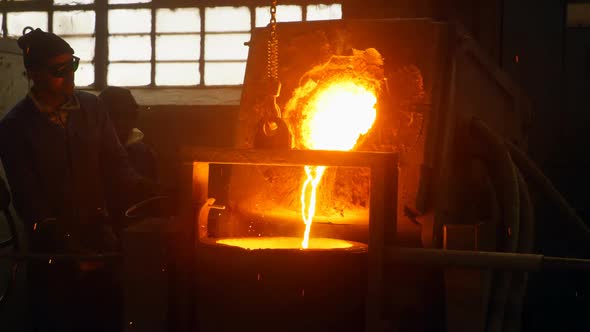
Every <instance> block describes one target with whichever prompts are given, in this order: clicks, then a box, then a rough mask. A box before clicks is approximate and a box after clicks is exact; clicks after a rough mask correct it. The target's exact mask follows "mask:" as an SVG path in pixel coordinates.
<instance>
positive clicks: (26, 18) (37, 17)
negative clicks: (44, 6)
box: [6, 12, 48, 37]
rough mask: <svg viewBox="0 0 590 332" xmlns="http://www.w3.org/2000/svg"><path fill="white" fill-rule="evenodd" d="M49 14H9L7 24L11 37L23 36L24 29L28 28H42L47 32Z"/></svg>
mask: <svg viewBox="0 0 590 332" xmlns="http://www.w3.org/2000/svg"><path fill="white" fill-rule="evenodd" d="M47 21H48V17H47V13H46V12H13V13H8V17H7V18H6V24H7V28H8V35H9V36H19V37H20V36H22V34H23V29H24V28H25V27H27V26H30V27H33V28H35V29H36V28H40V29H41V30H43V31H47V24H48V23H47Z"/></svg>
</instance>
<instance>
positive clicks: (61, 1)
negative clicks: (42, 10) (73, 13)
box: [53, 0, 94, 5]
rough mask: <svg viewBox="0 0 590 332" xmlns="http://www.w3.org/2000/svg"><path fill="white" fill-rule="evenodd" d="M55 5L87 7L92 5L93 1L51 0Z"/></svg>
mask: <svg viewBox="0 0 590 332" xmlns="http://www.w3.org/2000/svg"><path fill="white" fill-rule="evenodd" d="M53 3H54V4H56V5H87V4H90V3H94V0H53Z"/></svg>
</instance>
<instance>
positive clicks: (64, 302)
mask: <svg viewBox="0 0 590 332" xmlns="http://www.w3.org/2000/svg"><path fill="white" fill-rule="evenodd" d="M27 29H29V31H28V32H27ZM23 33H24V34H23V36H22V37H20V38H19V39H18V45H19V47H20V48H21V49H22V52H23V61H24V65H25V68H26V71H27V75H28V77H29V79H30V80H31V81H32V83H33V85H32V87H31V89H30V91H29V93H28V94H27V95H26V96H25V97H24V98H23V99H22V100H21V101H20V102H19V103H17V104H16V106H14V107H13V108H12V109H11V110H10V111H9V112H8V113H7V115H6V116H5V117H4V118H3V119H2V121H1V122H0V158H1V161H2V163H3V166H4V169H5V173H6V177H7V180H8V182H9V185H10V187H11V192H12V195H13V202H14V207H15V209H16V211H17V213H18V215H19V216H20V218H21V219H22V220H23V222H24V227H25V229H26V235H27V239H28V241H29V248H30V250H31V251H33V252H50V253H63V254H80V255H84V254H93V253H98V252H106V251H113V250H116V249H117V248H118V241H117V238H116V236H114V235H113V234H114V233H113V232H112V227H111V226H112V225H110V222H109V212H108V210H107V208H106V206H107V204H106V203H105V201H106V197H105V196H106V195H105V192H107V190H109V189H110V188H106V187H107V186H109V185H116V186H117V188H118V190H120V191H126V192H127V193H128V194H129V195H135V196H137V200H138V201H139V200H141V199H144V198H145V197H147V196H148V195H150V194H152V193H153V192H154V191H156V190H157V186H156V185H155V184H154V183H153V182H152V181H149V180H147V179H145V178H143V177H141V176H139V175H137V173H136V172H135V171H134V170H133V168H132V167H131V166H130V164H129V162H128V159H127V154H126V152H125V149H124V148H123V146H122V145H121V144H120V143H119V140H118V138H117V135H116V133H115V130H114V129H113V126H112V124H111V122H110V120H109V117H108V113H107V112H106V111H105V110H104V109H103V107H102V106H101V104H100V102H99V99H98V98H97V97H96V96H94V95H92V94H90V93H85V92H80V91H75V90H74V73H75V71H76V69H77V68H78V64H79V60H80V59H79V58H78V57H76V56H74V50H73V49H72V48H71V47H70V45H69V44H68V43H67V42H66V41H64V40H63V39H62V38H60V37H59V36H57V35H55V34H53V33H48V32H44V31H42V30H40V29H36V30H33V29H32V28H26V29H25V31H23ZM115 266H116V265H115V264H113V263H110V262H108V261H106V262H105V261H98V262H97V261H89V260H81V261H80V260H69V261H64V260H59V259H57V258H56V259H55V260H51V259H48V260H43V261H40V260H36V261H30V262H29V264H28V280H29V289H28V291H29V293H30V297H31V299H30V302H31V309H32V315H33V316H32V319H31V321H32V322H33V325H34V330H35V331H117V330H119V326H120V319H119V318H118V317H117V315H119V314H120V312H121V310H120V307H118V305H119V304H120V301H119V297H120V296H119V295H120V294H119V293H120V292H119V290H120V286H119V283H118V280H117V273H116V269H115Z"/></svg>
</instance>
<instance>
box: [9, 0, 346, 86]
mask: <svg viewBox="0 0 590 332" xmlns="http://www.w3.org/2000/svg"><path fill="white" fill-rule="evenodd" d="M318 2H321V3H317V4H313V3H312V4H310V1H309V0H291V1H284V3H285V4H281V5H279V6H278V7H277V21H279V22H290V21H305V20H309V21H312V20H329V19H340V18H342V5H341V4H340V3H339V2H332V1H321V0H319V1H318ZM195 3H197V4H199V3H203V4H202V5H195ZM216 3H217V2H216V1H202V2H196V1H185V0H170V1H162V0H153V1H152V0H0V6H1V7H0V11H1V13H0V26H1V27H2V29H1V32H2V35H3V36H8V37H13V38H14V37H18V36H20V35H21V34H22V31H23V28H24V27H26V26H32V27H35V28H37V27H38V28H41V29H43V30H45V31H52V32H54V33H56V34H58V35H60V36H62V37H63V38H64V39H66V40H67V41H68V42H69V43H70V45H72V48H74V50H75V51H76V55H77V56H79V57H80V58H81V62H80V67H79V69H78V72H76V84H77V85H78V86H80V87H83V86H87V87H90V88H94V89H102V88H103V87H105V86H106V85H118V86H128V87H142V86H146V87H154V86H188V87H190V86H192V87H205V86H228V85H229V86H231V85H241V84H242V81H243V77H244V72H245V69H246V59H247V56H248V48H247V46H245V45H244V43H245V42H247V41H248V40H249V39H250V34H251V31H252V29H253V28H254V27H263V26H266V25H267V24H268V22H269V21H270V7H269V6H268V5H266V4H269V3H270V0H269V1H264V0H255V1H248V0H241V1H239V0H236V1H229V0H228V1H223V5H219V6H215V5H214V4H216ZM191 4H192V5H191ZM170 7H175V8H170Z"/></svg>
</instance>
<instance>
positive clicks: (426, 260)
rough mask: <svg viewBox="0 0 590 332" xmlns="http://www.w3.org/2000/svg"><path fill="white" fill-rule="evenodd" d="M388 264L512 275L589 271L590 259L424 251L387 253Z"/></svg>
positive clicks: (467, 251)
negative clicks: (495, 271) (503, 271)
mask: <svg viewBox="0 0 590 332" xmlns="http://www.w3.org/2000/svg"><path fill="white" fill-rule="evenodd" d="M384 261H385V263H386V264H410V265H429V266H440V267H463V268H474V269H498V270H511V271H546V270H588V271H590V259H576V258H564V257H549V256H544V255H537V254H515V253H505V252H491V251H490V252H488V251H469V250H446V249H445V250H443V249H423V248H395V247H389V248H386V249H385V256H384Z"/></svg>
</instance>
